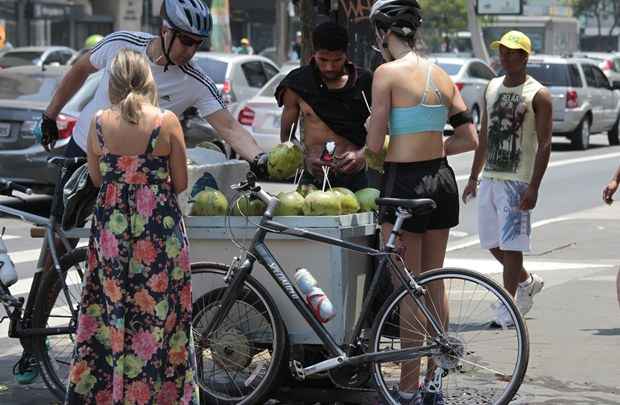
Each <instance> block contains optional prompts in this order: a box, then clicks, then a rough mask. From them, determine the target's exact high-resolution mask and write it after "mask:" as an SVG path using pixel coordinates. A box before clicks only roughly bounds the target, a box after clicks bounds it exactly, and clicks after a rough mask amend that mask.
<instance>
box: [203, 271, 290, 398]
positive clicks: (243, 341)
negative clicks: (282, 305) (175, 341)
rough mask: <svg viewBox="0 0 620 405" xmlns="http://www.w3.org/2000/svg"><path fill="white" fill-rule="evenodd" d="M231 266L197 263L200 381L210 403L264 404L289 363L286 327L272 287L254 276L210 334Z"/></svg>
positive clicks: (245, 284) (204, 395) (246, 283)
mask: <svg viewBox="0 0 620 405" xmlns="http://www.w3.org/2000/svg"><path fill="white" fill-rule="evenodd" d="M227 272H228V266H226V265H223V264H217V263H196V264H192V289H193V290H194V294H195V295H197V296H199V298H197V299H196V300H195V301H194V304H193V311H194V312H193V322H192V324H193V326H192V328H193V338H194V346H195V348H196V360H197V367H196V369H197V381H198V383H199V385H200V388H201V398H202V402H203V403H206V404H213V405H220V404H248V405H249V404H259V403H263V402H262V401H263V399H265V396H266V395H267V394H269V392H270V391H271V389H272V387H273V385H274V383H275V380H276V378H277V376H278V373H279V369H280V366H281V365H282V363H283V362H284V358H285V347H286V330H285V327H284V323H283V322H282V319H281V317H280V314H279V313H278V310H277V308H276V306H275V304H274V302H273V300H272V299H271V297H270V296H269V294H268V293H267V291H266V290H265V289H264V288H263V287H262V286H261V285H260V284H259V283H258V282H257V281H256V280H255V279H254V278H252V277H248V279H247V280H246V281H245V282H244V284H243V287H242V288H241V290H240V291H239V294H238V296H237V299H236V300H235V302H234V303H233V306H232V308H231V309H230V311H229V312H228V314H227V315H226V317H225V318H224V320H223V322H222V323H221V324H220V325H219V326H217V327H216V328H215V329H214V330H212V331H211V332H210V333H208V335H207V331H206V328H207V326H208V325H209V322H210V320H211V319H212V318H213V317H214V315H215V314H216V313H217V311H218V310H219V308H220V303H221V299H222V297H223V295H224V293H225V292H226V290H227V288H228V285H227V284H226V282H225V275H226V274H227Z"/></svg>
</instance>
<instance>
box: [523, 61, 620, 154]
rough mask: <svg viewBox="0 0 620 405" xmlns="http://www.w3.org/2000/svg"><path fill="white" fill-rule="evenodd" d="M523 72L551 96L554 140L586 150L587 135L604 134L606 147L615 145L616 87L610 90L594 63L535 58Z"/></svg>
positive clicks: (619, 103) (619, 108)
mask: <svg viewBox="0 0 620 405" xmlns="http://www.w3.org/2000/svg"><path fill="white" fill-rule="evenodd" d="M527 72H528V74H529V75H530V76H532V77H534V78H535V79H536V80H538V81H539V82H541V83H542V84H543V85H544V86H546V87H547V88H548V89H549V91H550V92H551V95H552V97H553V135H554V136H564V137H567V138H569V139H570V140H571V142H572V144H573V146H574V147H575V148H577V149H587V148H588V146H589V145H590V135H591V134H593V133H601V132H607V137H608V139H609V144H610V145H618V144H619V139H618V125H619V119H620V91H618V89H620V86H618V84H616V86H615V87H612V85H611V83H610V81H609V79H608V78H607V76H605V74H604V73H603V72H602V71H601V69H600V68H599V67H598V65H597V63H596V62H595V61H593V60H591V59H585V58H566V57H560V56H545V55H535V56H532V57H531V58H530V60H529V62H528V66H527Z"/></svg>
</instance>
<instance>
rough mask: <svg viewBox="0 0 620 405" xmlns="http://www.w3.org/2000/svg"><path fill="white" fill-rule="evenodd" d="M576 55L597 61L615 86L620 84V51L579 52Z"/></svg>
mask: <svg viewBox="0 0 620 405" xmlns="http://www.w3.org/2000/svg"><path fill="white" fill-rule="evenodd" d="M573 56H574V57H577V58H579V57H583V58H588V59H592V60H594V61H596V63H598V67H600V68H601V70H602V71H603V73H605V76H607V77H608V78H609V80H610V81H611V84H612V85H613V86H618V85H620V53H604V52H577V53H575V54H573Z"/></svg>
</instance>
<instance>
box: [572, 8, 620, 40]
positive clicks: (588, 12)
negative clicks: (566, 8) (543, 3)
mask: <svg viewBox="0 0 620 405" xmlns="http://www.w3.org/2000/svg"><path fill="white" fill-rule="evenodd" d="M566 3H567V4H568V5H570V6H572V7H573V13H574V14H575V16H577V17H587V18H594V19H595V20H596V24H597V28H598V35H599V36H602V35H603V28H602V25H601V22H602V19H603V18H604V17H606V16H608V15H609V16H612V17H613V24H612V26H611V27H610V29H609V31H608V33H606V34H607V35H611V34H612V33H613V30H614V28H615V27H617V26H620V4H618V0H566Z"/></svg>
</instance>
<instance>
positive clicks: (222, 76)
mask: <svg viewBox="0 0 620 405" xmlns="http://www.w3.org/2000/svg"><path fill="white" fill-rule="evenodd" d="M196 63H198V66H200V68H201V69H202V70H203V71H204V72H205V73H206V74H207V76H209V77H210V78H211V80H213V81H214V82H215V83H217V84H222V83H224V81H225V80H226V69H227V68H228V63H226V62H222V61H219V60H215V59H211V58H204V57H203V58H196Z"/></svg>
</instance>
